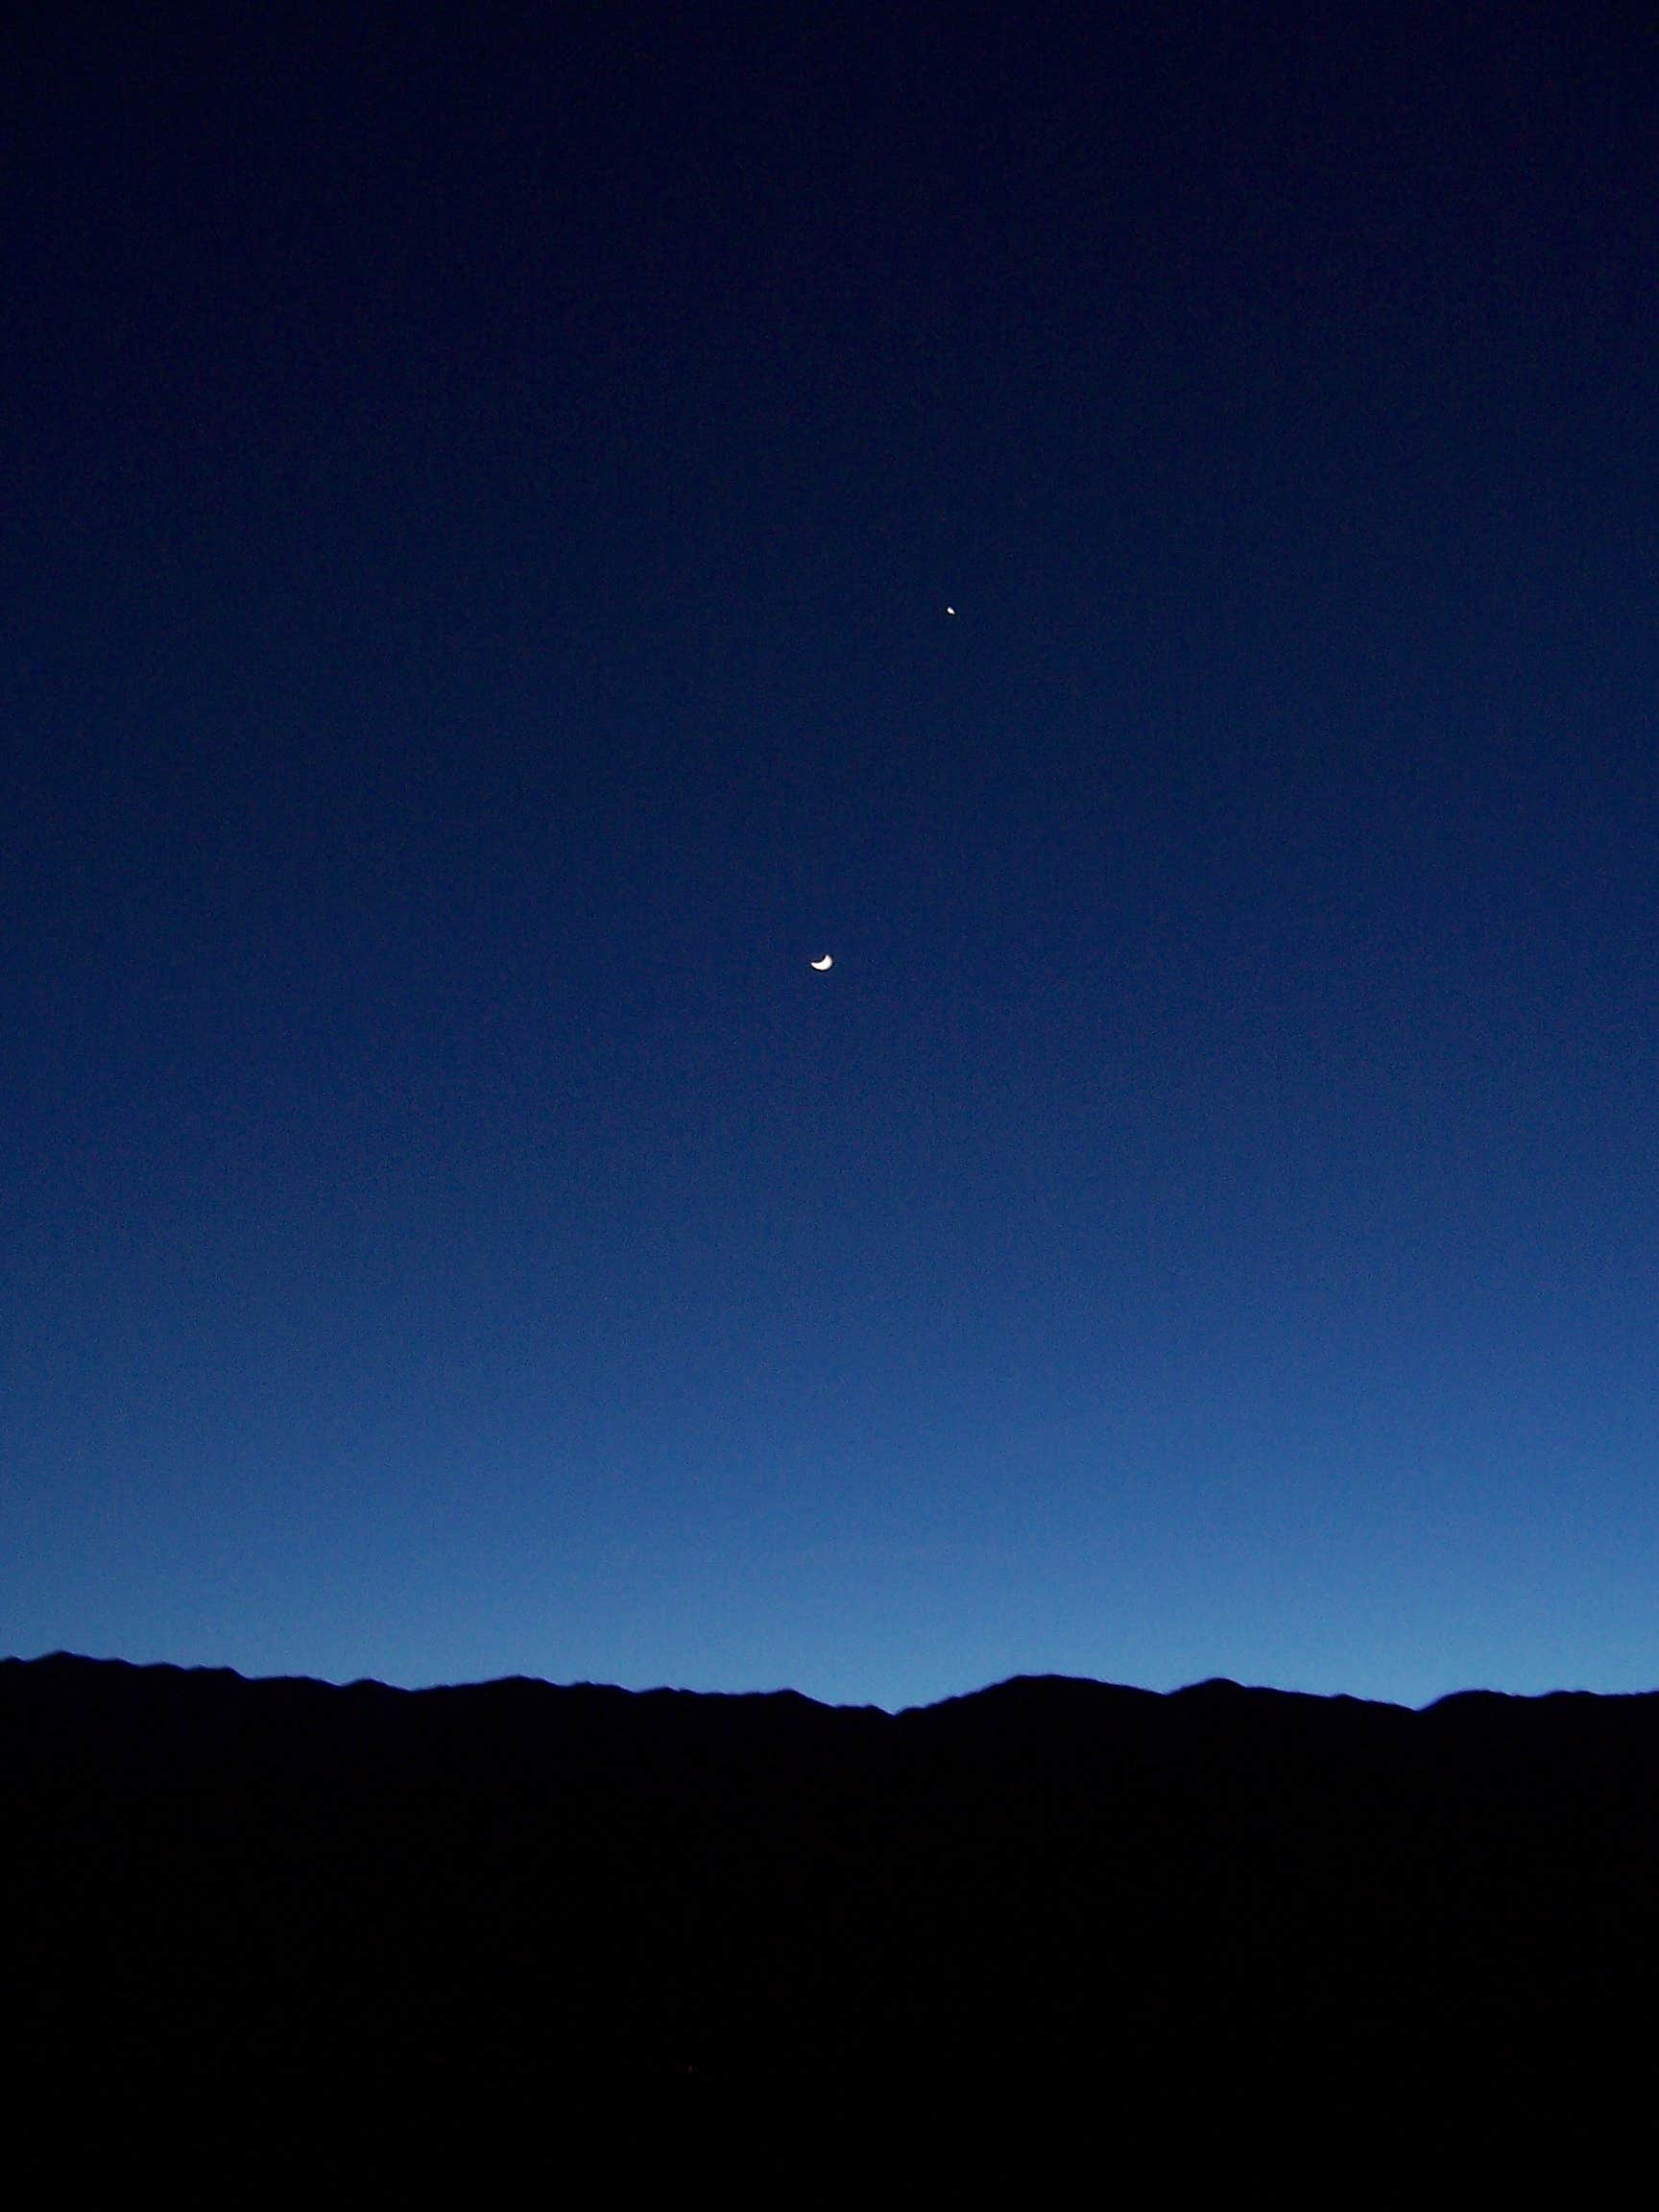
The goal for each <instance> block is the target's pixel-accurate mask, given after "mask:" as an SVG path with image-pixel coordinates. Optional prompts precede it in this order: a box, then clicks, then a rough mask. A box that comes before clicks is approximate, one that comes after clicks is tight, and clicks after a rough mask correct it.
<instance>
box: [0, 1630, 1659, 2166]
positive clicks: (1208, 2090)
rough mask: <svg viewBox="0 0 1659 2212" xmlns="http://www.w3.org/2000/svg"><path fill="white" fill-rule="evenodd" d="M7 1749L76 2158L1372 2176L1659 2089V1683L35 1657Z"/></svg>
mask: <svg viewBox="0 0 1659 2212" xmlns="http://www.w3.org/2000/svg"><path fill="white" fill-rule="evenodd" d="M0 1776H3V1782H0V1812H3V1824H0V1899H3V1900H4V1953H3V1960H0V1966H3V1972H4V1977H5V2017H6V2022H7V2074H8V2079H9V2080H10V2081H11V2083H12V2085H13V2086H14V2087H16V2088H18V2089H20V2090H21V2092H22V2095H21V2097H20V2099H19V2100H18V2103H19V2105H20V2107H21V2108H22V2109H24V2110H25V2111H26V2112H27V2113H28V2114H29V2115H30V2116H31V2117H32V2119H33V2121H34V2123H35V2124H36V2127H37V2128H41V2129H46V2130H50V2129H56V2130H57V2140H58V2142H59V2145H60V2152H61V2155H62V2156H63V2157H64V2158H65V2159H71V2160H72V2159H73V2158H74V2156H76V2155H77V2154H78V2153H79V2152H81V2151H82V2150H83V2149H84V2148H86V2147H87V2146H90V2145H94V2144H103V2145H105V2146H106V2147H108V2144H110V2143H116V2144H119V2143H121V2142H123V2141H126V2140H127V2139H128V2133H130V2135H131V2139H132V2142H133V2143H134V2144H137V2143H138V2142H140V2141H145V2142H147V2143H149V2144H150V2145H151V2147H152V2149H153V2147H154V2144H155V2141H156V2139H157V2137H158V2136H159V2137H161V2138H163V2139H164V2140H166V2141H167V2142H168V2143H169V2144H171V2145H172V2146H173V2150H174V2154H175V2155H176V2156H178V2157H180V2158H182V2159H183V2160H184V2163H185V2165H186V2167H187V2166H188V2164H189V2161H190V2160H191V2159H192V2158H198V2159H200V2160H203V2161H205V2162H206V2163H207V2164H208V2165H213V2163H214V2162H215V2161H217V2162H219V2164H218V2167H217V2168H216V2170H217V2171H219V2172H220V2173H221V2175H223V2173H224V2171H225V2170H224V2166H223V2162H224V2161H225V2160H233V2161H235V2160H240V2161H242V2162H243V2163H244V2165H246V2166H248V2167H249V2169H250V2171H252V2169H253V2168H257V2167H259V2166H260V2165H261V2164H262V2162H263V2161H265V2160H266V2159H267V2158H270V2159H279V2158H280V2157H282V2156H284V2155H295V2154H303V2155H304V2156H307V2157H310V2158H311V2159H312V2160H313V2164H314V2165H315V2161H316V2158H317V2157H318V2156H319V2155H320V2153H319V2148H318V2147H319V2146H322V2145H325V2144H329V2143H332V2142H335V2141H336V2140H340V2141H346V2140H349V2141H351V2142H353V2143H354V2144H355V2145H356V2147H357V2149H358V2151H359V2152H365V2154H370V2155H373V2156H380V2155H385V2156H388V2157H390V2156H391V2155H392V2154H393V2153H394V2152H396V2153H397V2155H399V2156H401V2157H404V2158H407V2157H408V2156H409V2155H410V2154H411V2152H414V2153H415V2154H417V2155H419V2154H421V2151H422V2147H423V2146H429V2147H430V2151H431V2155H432V2157H433V2158H434V2159H436V2158H437V2157H439V2156H440V2155H454V2154H456V2148H457V2145H462V2146H466V2145H471V2146H473V2147H474V2149H478V2147H481V2146H488V2145H491V2144H496V2143H501V2142H507V2141H512V2142H514V2143H515V2144H516V2145H517V2146H518V2147H519V2150H520V2151H521V2150H522V2149H523V2147H524V2146H525V2145H533V2146H540V2147H541V2153H542V2155H543V2156H544V2158H545V2160H546V2162H547V2166H548V2171H549V2174H552V2173H555V2172H557V2173H559V2174H562V2175H563V2176H565V2178H566V2179H568V2178H569V2176H570V2174H571V2173H572V2172H573V2171H574V2161H575V2160H576V2159H577V2157H578V2155H580V2156H581V2157H582V2158H584V2159H589V2160H591V2159H594V2158H598V2159H600V2160H601V2161H602V2162H604V2163H605V2164H606V2165H607V2167H608V2170H609V2171H610V2172H611V2174H612V2175H613V2177H614V2179H615V2182H616V2186H617V2187H618V2188H619V2189H622V2190H624V2191H626V2188H627V2183H628V2176H630V2175H631V2174H634V2175H637V2176H638V2177H639V2178H640V2179H641V2180H643V2179H644V2178H645V2177H646V2176H648V2175H654V2176H658V2177H659V2178H661V2176H663V2175H665V2174H674V2173H681V2174H684V2175H685V2176H690V2175H691V2174H692V2173H693V2172H694V2171H695V2170H697V2169H698V2168H699V2167H700V2166H703V2167H709V2166H712V2167H716V2168H718V2169H720V2170H721V2171H722V2172H725V2173H727V2174H728V2175H729V2176H730V2177H732V2178H733V2180H736V2179H740V2178H741V2177H742V2176H743V2175H744V2174H748V2175H749V2176H752V2177H754V2178H756V2179H757V2181H758V2182H760V2183H761V2184H762V2185H763V2186H770V2187H772V2188H773V2189H774V2190H776V2191H779V2192H781V2197H780V2200H781V2201H817V2200H820V2199H822V2200H836V2201H841V2200H844V2199H845V2195H846V2193H847V2191H848V2190H849V2189H852V2188H859V2189H862V2190H863V2191H864V2192H865V2193H866V2194H869V2193H872V2192H873V2193H874V2194H875V2195H876V2197H877V2199H878V2200H883V2194H884V2187H885V2188H888V2189H890V2190H891V2191H892V2192H893V2193H894V2194H895V2195H897V2194H898V2193H900V2192H901V2191H902V2188H904V2187H915V2186H921V2185H922V2184H923V2182H925V2181H926V2180H927V2179H931V2180H932V2181H934V2182H938V2183H941V2184H942V2183H944V2182H945V2181H946V2180H950V2183H951V2185H952V2186H956V2185H959V2183H960V2182H961V2180H962V2179H963V2177H964V2176H973V2177H974V2178H976V2179H980V2180H982V2181H984V2182H985V2184H986V2186H987V2187H988V2188H991V2189H997V2188H1001V2187H1008V2186H1017V2185H1018V2181H1019V2178H1020V2176H1022V2175H1028V2174H1029V2173H1030V2172H1032V2171H1034V2170H1035V2168H1034V2163H1033V2162H1035V2161H1039V2160H1041V2159H1042V2158H1043V2157H1045V2156H1052V2157H1053V2158H1054V2159H1056V2160H1057V2161H1060V2160H1062V2159H1064V2160H1065V2161H1067V2162H1072V2170H1073V2171H1075V2165H1074V2162H1075V2160H1076V2159H1077V2158H1078V2157H1079V2156H1080V2155H1081V2156H1084V2157H1086V2158H1087V2160H1088V2161H1090V2163H1089V2166H1088V2169H1087V2173H1086V2176H1085V2178H1086V2182H1087V2184H1088V2185H1086V2186H1085V2187H1084V2188H1083V2192H1082V2193H1083V2195H1084V2197H1085V2198H1086V2199H1087V2200H1089V2201H1091V2202H1094V2201H1107V2200H1114V2201H1116V2200H1118V2197H1117V2195H1115V2193H1114V2189H1113V2188H1109V2187H1107V2181H1108V2179H1109V2178H1110V2177H1112V2176H1116V2179H1117V2185H1118V2188H1120V2190H1121V2191H1122V2197H1121V2200H1123V2201H1138V2200H1143V2187H1144V2183H1143V2182H1142V2183H1136V2184H1135V2185H1133V2186H1132V2185H1131V2183H1130V2181H1129V2179H1128V2178H1127V2176H1131V2175H1134V2174H1139V2175H1141V2176H1145V2175H1146V2174H1148V2173H1149V2172H1161V2173H1163V2174H1165V2175H1166V2176H1167V2177H1168V2179H1169V2180H1170V2182H1171V2184H1173V2183H1174V2182H1175V2180H1176V2179H1177V2177H1178V2176H1179V2175H1180V2174H1181V2173H1182V2172H1183V2171H1189V2170H1190V2171H1193V2172H1196V2171H1197V2170H1199V2169H1200V2168H1202V2169H1204V2170H1206V2171H1207V2172H1208V2173H1210V2174H1211V2175H1212V2176H1214V2175H1221V2176H1230V2177H1231V2178H1232V2179H1233V2180H1234V2181H1236V2183H1237V2186H1238V2194H1240V2195H1243V2196H1246V2197H1249V2198H1250V2200H1253V2201H1254V2200H1261V2201H1266V2200H1269V2199H1270V2198H1271V2197H1272V2195H1273V2194H1274V2191H1275V2186H1276V2180H1275V2177H1276V2176H1277V2177H1278V2179H1279V2180H1287V2178H1288V2176H1289V2175H1290V2173H1291V2171H1292V2170H1295V2171H1296V2172H1297V2173H1299V2174H1301V2175H1302V2176H1303V2178H1304V2179H1305V2180H1306V2179H1307V2178H1308V2176H1310V2174H1311V2175H1312V2176H1314V2177H1315V2178H1316V2177H1317V2175H1318V2172H1319V2170H1320V2169H1321V2168H1322V2167H1323V2168H1324V2169H1325V2175H1326V2185H1327V2186H1328V2187H1329V2188H1330V2189H1332V2190H1333V2191H1334V2193H1335V2194H1336V2195H1337V2196H1338V2197H1346V2198H1348V2199H1350V2200H1351V2199H1352V2198H1353V2197H1354V2195H1355V2194H1356V2193H1357V2191H1358V2182H1359V2181H1360V2180H1362V2179H1364V2178H1365V2177H1366V2176H1369V2175H1372V2174H1373V2173H1377V2174H1380V2173H1381V2172H1382V2171H1383V2169H1384V2168H1387V2167H1389V2166H1390V2165H1391V2164H1398V2165H1400V2166H1402V2167H1404V2168H1405V2169H1406V2170H1407V2171H1408V2172H1410V2171H1416V2172H1419V2173H1424V2174H1428V2173H1432V2172H1434V2171H1435V2170H1437V2168H1438V2167H1439V2166H1440V2165H1441V2164H1442V2163H1443V2162H1445V2161H1450V2160H1452V2159H1454V2158H1460V2159H1463V2160H1470V2159H1473V2160H1475V2161H1476V2162H1477V2163H1478V2164H1479V2163H1480V2162H1487V2163H1491V2162H1498V2161H1503V2162H1504V2163H1506V2164H1509V2165H1514V2164H1516V2163H1517V2162H1518V2163H1519V2164H1521V2165H1522V2166H1527V2164H1528V2163H1530V2162H1533V2161H1536V2162H1538V2165H1539V2170H1540V2171H1542V2167H1543V2162H1545V2161H1547V2160H1549V2159H1551V2158H1566V2159H1569V2160H1580V2161H1581V2160H1584V2159H1587V2158H1590V2157H1593V2156H1596V2155H1598V2154H1599V2153H1600V2152H1602V2151H1604V2150H1605V2148H1606V2147H1607V2146H1608V2145H1609V2144H1610V2143H1611V2142H1613V2141H1614V2140H1615V2139H1616V2138H1618V2137H1619V2136H1621V2135H1627V2134H1628V2133H1629V2132H1630V2131H1631V2130H1632V2128H1634V2129H1635V2130H1637V2131H1639V2132H1640V2133H1643V2134H1645V2133H1646V2131H1647V2128H1648V2126H1649V2123H1650V2115H1651V2113H1652V2111H1653V2110H1654V2109H1655V2108H1659V2068H1656V2067H1655V2063H1654V2060H1655V2055H1656V2052H1659V1696H1642V1697H1594V1696H1587V1695H1559V1696H1553V1697H1545V1698H1535V1699H1518V1698H1508V1697H1503V1696H1495V1695H1460V1696H1456V1697H1451V1698H1447V1699H1445V1700H1443V1701H1442V1702H1441V1703H1439V1704H1437V1705H1434V1706H1432V1707H1431V1708H1429V1709H1428V1710H1427V1711H1424V1712H1421V1713H1413V1712H1410V1711H1407V1710H1406V1709H1404V1708H1400V1707H1394V1706H1382V1705H1370V1704H1363V1703H1359V1702H1357V1701H1354V1700H1351V1699H1346V1698H1313V1697H1305V1696H1295V1695H1286V1694H1284V1693H1280V1692H1273V1691H1262V1690H1243V1689H1239V1688H1238V1687H1237V1686H1236V1685H1234V1684H1232V1683H1228V1682H1210V1683H1205V1684H1202V1685H1200V1686H1198V1687H1196V1688H1193V1689H1190V1690H1184V1691H1181V1692H1179V1693H1178V1694H1177V1695H1173V1696H1158V1695H1152V1694H1150V1693H1147V1692H1142V1691H1136V1690H1126V1689H1118V1688H1113V1687H1109V1686H1107V1685H1103V1684H1099V1683H1094V1682H1079V1681H1069V1680H1063V1679H1020V1680H1016V1681H1012V1682H1006V1683H1003V1684H1000V1685H999V1686H998V1687H997V1688H995V1689H990V1690H985V1691H982V1692H980V1693H978V1694H977V1695H974V1696H969V1697H962V1698H958V1699H954V1700H952V1701H950V1703H947V1704H943V1705H938V1706H933V1707H929V1708H926V1709H925V1710H919V1711H913V1712H907V1713H903V1714H900V1715H897V1716H891V1715H888V1714H885V1713H882V1712H879V1711H877V1710H874V1709H864V1710H859V1709H852V1708H830V1707H825V1706H820V1705H815V1704H813V1703H811V1702H810V1701H809V1700H807V1699H805V1698H803V1697H799V1696H796V1695H788V1694H784V1695H768V1696H748V1697H717V1696H701V1695H689V1694H685V1693H681V1692H671V1691H655V1692H651V1693H649V1694H646V1695H631V1694H628V1693H625V1692H622V1691H618V1690H611V1689H599V1688H590V1687H580V1688H572V1689H556V1688H551V1687H549V1686H548V1685H546V1684H543V1683H540V1682H530V1681H504V1682H494V1683H489V1684H486V1685H483V1686H480V1687H475V1688H463V1689H447V1690H431V1691H421V1692H415V1693H411V1692H403V1691H396V1690H389V1689H386V1688H383V1687H381V1686H379V1685H377V1684H374V1683H356V1684H353V1685H351V1686H350V1687H349V1688H344V1689H339V1688H332V1687H329V1686H326V1685H324V1684H319V1683H315V1682H307V1681H295V1680H281V1681H247V1680H244V1679H243V1678H242V1677H241V1676H239V1675H237V1674H234V1673H230V1672H225V1671H181V1670H179V1669H176V1668H170V1667H143V1668H136V1667H129V1666H126V1665H123V1664H120V1663H117V1662H111V1661H92V1660H85V1659H78V1658H71V1657H66V1656H61V1655H60V1656H56V1657H53V1658H50V1659H40V1660H34V1661H29V1662H23V1661H17V1660H8V1661H4V1662H0ZM48 2115H50V2116H51V2117H50V2119H48V2117H47V2116H48ZM66 2115H67V2117H65V2116H66ZM124 2131H127V2132H124ZM1062 2147H1063V2148H1062ZM480 2154H481V2153H480ZM516 2154H517V2153H516ZM1333 2160H1334V2161H1336V2162H1337V2166H1336V2169H1335V2170H1333V2169H1332V2167H1331V2164H1330V2162H1331V2161H1333ZM906 2161H908V2162H909V2163H908V2166H906V2163H905V2162H906ZM906 2172H909V2173H910V2174H911V2176H912V2179H911V2181H910V2182H909V2183H905V2182H904V2180H903V2176H904V2174H905V2173H906ZM1338 2172H1339V2173H1340V2174H1341V2175H1342V2176H1345V2178H1343V2179H1341V2180H1338ZM882 2176H885V2183H883V2181H882V2178H881V2177H882ZM917 2176H920V2177H921V2179H920V2180H919V2179H917ZM1089 2176H1093V2178H1092V2180H1089ZM1070 2193H1071V2192H1070V2191H1069V2195H1070Z"/></svg>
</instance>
